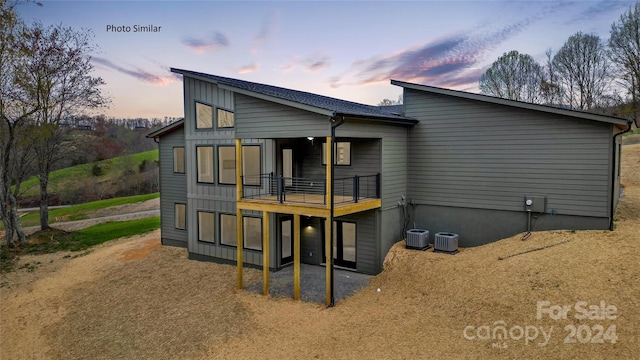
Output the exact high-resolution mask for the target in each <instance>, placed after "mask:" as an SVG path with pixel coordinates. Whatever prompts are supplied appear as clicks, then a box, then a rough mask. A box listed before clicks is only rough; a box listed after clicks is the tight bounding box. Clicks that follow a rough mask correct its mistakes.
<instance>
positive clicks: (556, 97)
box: [540, 49, 562, 106]
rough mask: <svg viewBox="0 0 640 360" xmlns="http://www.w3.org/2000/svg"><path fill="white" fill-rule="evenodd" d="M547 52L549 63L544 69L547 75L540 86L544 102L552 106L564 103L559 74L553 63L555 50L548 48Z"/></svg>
mask: <svg viewBox="0 0 640 360" xmlns="http://www.w3.org/2000/svg"><path fill="white" fill-rule="evenodd" d="M545 54H546V56H547V64H546V68H545V69H544V70H543V71H544V73H545V75H544V77H543V79H542V84H541V86H540V92H541V95H542V98H543V103H544V104H546V105H551V106H560V105H562V91H561V89H560V86H558V75H557V72H556V69H555V66H554V64H553V51H552V50H551V49H547V51H546V52H545Z"/></svg>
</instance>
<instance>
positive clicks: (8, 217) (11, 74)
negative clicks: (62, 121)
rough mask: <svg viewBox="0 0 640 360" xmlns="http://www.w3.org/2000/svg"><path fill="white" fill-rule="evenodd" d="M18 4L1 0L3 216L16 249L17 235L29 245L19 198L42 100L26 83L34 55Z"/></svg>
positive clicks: (0, 200)
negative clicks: (29, 141) (28, 133)
mask: <svg viewBox="0 0 640 360" xmlns="http://www.w3.org/2000/svg"><path fill="white" fill-rule="evenodd" d="M16 5H17V2H8V1H5V0H0V130H1V131H0V143H1V146H0V216H2V221H3V223H4V226H5V237H6V241H7V244H8V245H9V246H14V235H15V234H17V235H18V239H19V241H20V243H21V244H26V238H25V234H24V231H22V227H21V226H20V219H19V217H18V211H17V210H18V209H17V200H16V197H17V195H18V194H19V192H20V182H21V180H22V179H23V178H24V176H25V173H26V171H27V169H28V160H29V159H30V155H31V154H32V152H31V148H30V146H28V144H27V143H26V142H24V141H23V140H24V139H25V138H28V137H27V136H24V133H25V132H26V131H27V129H28V125H29V124H30V121H31V120H32V117H33V116H34V115H35V114H36V112H37V111H38V110H39V108H40V103H39V101H38V100H39V99H38V98H37V97H36V98H34V97H32V96H31V95H32V93H31V92H30V89H29V87H28V86H26V83H25V82H24V81H23V79H24V78H23V77H24V76H25V74H26V63H25V59H27V58H28V57H29V56H30V55H31V53H30V52H29V49H28V48H26V47H24V46H23V39H24V34H25V32H26V28H25V26H24V24H23V22H22V21H21V20H20V18H19V17H18V15H17V13H16V11H15V6H16ZM12 188H13V189H12Z"/></svg>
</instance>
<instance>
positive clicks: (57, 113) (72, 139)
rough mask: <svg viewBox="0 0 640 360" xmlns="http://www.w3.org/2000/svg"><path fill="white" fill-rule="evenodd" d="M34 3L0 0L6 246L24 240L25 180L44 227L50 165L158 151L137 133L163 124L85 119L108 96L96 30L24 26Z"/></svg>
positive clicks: (0, 156) (0, 177)
mask: <svg viewBox="0 0 640 360" xmlns="http://www.w3.org/2000/svg"><path fill="white" fill-rule="evenodd" d="M34 4H35V5H37V6H42V4H40V3H38V2H34V1H33V0H0V217H1V218H2V221H3V223H4V226H5V230H6V231H5V237H6V241H7V244H8V245H9V246H14V244H15V241H16V239H15V237H16V236H17V239H18V241H19V242H20V243H21V244H25V243H26V238H25V234H24V231H23V230H22V227H21V225H20V219H19V216H18V212H17V208H18V201H17V199H18V197H19V196H20V194H21V188H20V184H21V183H22V182H23V180H25V179H26V178H28V177H29V176H36V177H37V179H38V183H39V193H40V195H39V201H38V204H39V207H40V227H41V229H42V230H45V229H48V228H49V209H48V204H49V200H50V198H51V196H50V194H49V193H48V185H49V175H50V173H51V172H52V171H53V170H55V169H57V168H60V167H64V166H67V165H70V164H74V163H75V164H80V163H83V162H91V161H95V160H98V159H105V158H109V157H112V156H118V155H122V154H123V153H133V152H138V151H144V150H148V149H150V148H153V147H154V144H153V142H152V141H149V140H148V139H144V131H136V130H141V129H146V128H150V127H153V126H159V125H160V123H161V121H159V120H158V121H155V123H154V120H152V121H151V122H149V121H148V120H146V119H135V120H133V121H129V120H122V119H120V120H116V119H112V120H111V119H105V118H104V117H96V118H89V117H85V116H84V115H83V114H85V113H87V112H96V111H98V110H99V109H102V108H104V107H105V106H106V105H107V104H108V103H109V101H110V100H109V98H108V97H106V96H104V95H103V94H102V92H101V89H102V86H103V85H104V84H105V82H104V81H103V80H102V79H101V78H100V77H98V76H95V75H94V67H93V64H92V62H91V57H90V56H89V54H90V53H92V52H93V51H94V45H93V33H92V32H91V30H88V29H80V30H76V29H73V28H71V27H66V26H63V25H62V24H59V25H52V26H44V25H43V24H42V23H41V22H39V21H35V22H34V23H33V24H26V23H25V22H24V21H23V20H22V19H21V18H20V17H19V16H18V13H17V11H16V7H17V6H34ZM165 120H167V119H165ZM81 124H82V125H81Z"/></svg>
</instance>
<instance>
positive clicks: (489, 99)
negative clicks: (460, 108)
mask: <svg viewBox="0 0 640 360" xmlns="http://www.w3.org/2000/svg"><path fill="white" fill-rule="evenodd" d="M391 84H392V85H397V86H400V87H403V88H407V89H413V90H419V91H425V92H429V93H433V94H439V95H447V96H454V97H458V98H462V99H468V100H475V101H482V102H486V103H492V104H499V105H506V106H511V107H516V108H521V109H528V110H535V111H541V112H546V113H551V114H558V115H564V116H570V117H574V118H580V119H586V120H592V121H600V122H606V123H610V124H614V125H625V126H626V125H628V123H629V121H628V120H626V119H622V118H618V117H614V116H606V115H598V114H593V113H588V112H584V111H577V110H569V109H563V108H558V107H554V106H549V105H539V104H532V103H527V102H522V101H516V100H509V99H503V98H499V97H494V96H489V95H483V94H474V93H470V92H465V91H458V90H450V89H443V88H439V87H434V86H428V85H420V84H413V83H408V82H404V81H399V80H391Z"/></svg>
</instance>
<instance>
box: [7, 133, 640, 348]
mask: <svg viewBox="0 0 640 360" xmlns="http://www.w3.org/2000/svg"><path fill="white" fill-rule="evenodd" d="M623 151H624V153H623V161H624V169H623V184H624V186H625V190H624V193H625V198H624V199H623V200H622V201H621V202H620V205H619V207H618V213H617V221H616V230H615V231H614V232H610V231H576V232H572V231H552V232H544V233H534V234H533V236H532V237H531V238H529V239H528V240H527V241H521V240H520V238H521V235H518V236H514V237H512V238H509V239H505V240H502V241H499V242H496V243H493V244H489V245H486V246H481V247H477V248H470V249H463V250H462V251H461V252H460V253H459V254H457V255H453V256H450V255H445V254H436V253H433V252H420V251H409V250H406V249H404V247H403V244H402V243H399V244H396V246H394V248H393V249H392V250H391V252H390V253H389V255H388V257H387V259H386V262H385V271H384V272H383V273H381V274H380V275H378V276H377V277H375V278H374V279H373V280H372V282H371V284H370V286H369V287H367V288H365V289H364V290H362V291H361V292H359V293H358V294H356V295H354V296H352V297H350V298H348V299H346V300H344V301H341V302H339V303H338V304H337V305H336V307H334V308H331V309H327V308H326V307H324V306H321V305H317V304H311V303H302V302H295V301H293V300H288V299H284V300H273V299H265V298H263V297H262V296H259V295H254V294H252V293H249V292H245V291H237V290H235V289H234V287H235V268H234V267H233V266H227V265H219V264H212V263H204V262H198V261H189V260H187V259H186V253H185V251H184V249H177V248H169V247H160V246H159V240H158V237H159V233H158V232H156V233H153V234H150V235H147V236H144V237H138V238H132V239H122V240H119V241H117V242H113V243H110V244H105V245H103V246H100V247H98V248H96V249H94V250H93V251H91V253H89V254H87V255H85V256H81V257H77V258H75V259H71V258H63V254H55V255H47V256H40V257H32V258H29V257H24V258H23V259H22V260H21V261H24V262H32V263H33V262H35V261H40V262H41V264H40V265H39V266H38V267H37V268H36V270H35V271H34V272H28V271H27V270H25V269H22V270H18V271H16V272H14V273H9V274H5V275H2V278H1V279H0V283H1V284H2V287H0V291H1V297H0V301H1V303H2V308H1V309H0V316H1V317H0V325H1V327H2V329H1V331H2V334H3V336H2V337H0V358H2V359H22V358H56V359H57V358H59V359H63V358H64V359H70V358H90V359H94V358H98V359H100V358H103V359H114V358H153V359H162V358H165V359H175V358H184V359H207V358H213V359H270V358H286V359H294V358H295V359H298V358H317V359H354V358H361V359H372V358H379V359H391V358H393V359H416V358H417V359H424V358H443V359H451V358H461V359H478V358H505V359H513V358H539V359H549V358H554V359H575V358H583V359H614V358H615V359H632V358H637V355H638V353H640V326H638V323H639V321H640V304H639V302H640V296H639V294H640V292H639V289H640V263H639V262H638V261H637V257H638V254H639V252H640V145H627V146H625V147H624V150H623ZM536 249H540V250H536ZM530 250H535V251H530ZM527 251H530V252H527ZM516 254H519V255H516ZM512 255H515V256H512ZM501 259H502V260H501ZM260 276H261V273H260V272H259V271H256V270H248V269H247V270H245V277H246V278H247V281H248V282H249V281H254V280H257V279H259V277H260ZM377 288H380V290H381V291H380V292H377V291H376V289H377ZM544 301H547V302H548V305H542V306H545V309H548V308H549V307H552V306H555V305H560V306H562V305H567V306H568V308H567V309H568V310H569V311H568V312H567V316H566V318H562V317H559V318H557V319H555V320H554V319H552V318H550V316H549V315H548V314H546V313H542V314H541V315H542V316H541V319H537V306H538V304H539V302H540V303H541V304H546V303H542V302H544ZM581 301H584V302H586V304H587V305H586V306H583V305H584V304H582V303H579V302H581ZM602 302H604V308H605V309H606V310H607V311H608V317H609V318H608V319H599V318H597V316H599V315H602V314H600V313H599V311H596V309H599V308H600V306H601V303H602ZM577 303H578V308H579V309H581V308H582V307H585V308H586V309H587V310H589V305H594V308H592V309H591V313H589V314H588V315H590V316H591V317H592V318H585V319H579V318H576V315H580V313H579V312H578V311H577V310H576V304H577ZM613 307H615V314H614V313H613ZM551 309H553V310H555V309H556V308H555V307H552V308H551ZM554 314H555V313H554ZM501 326H504V328H505V329H506V330H507V333H506V335H503V333H502V332H501V331H500V329H501ZM572 329H576V333H575V334H572ZM465 330H466V331H465ZM494 330H495V332H494ZM607 330H608V331H607ZM543 332H544V333H543ZM494 334H495V336H494ZM485 335H488V336H489V339H485V337H486V336H485ZM534 335H535V336H534ZM612 335H616V337H617V339H615V338H614V337H613V336H612ZM494 337H495V338H494ZM614 339H615V343H613V342H614ZM567 341H568V342H569V343H567ZM572 341H573V343H572Z"/></svg>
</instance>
